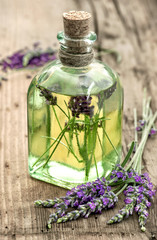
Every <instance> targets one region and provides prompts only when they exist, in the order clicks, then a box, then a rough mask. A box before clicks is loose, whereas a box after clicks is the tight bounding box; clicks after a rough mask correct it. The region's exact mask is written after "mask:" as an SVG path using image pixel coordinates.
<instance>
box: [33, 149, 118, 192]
mask: <svg viewBox="0 0 157 240" xmlns="http://www.w3.org/2000/svg"><path fill="white" fill-rule="evenodd" d="M111 159H112V161H111ZM36 160H37V159H36V158H35V157H32V156H30V157H29V162H31V163H35V162H36ZM44 162H45V161H41V162H40V163H38V165H37V166H34V167H33V168H32V167H31V166H29V174H30V175H31V177H33V178H36V179H38V180H41V181H45V182H48V183H51V184H54V185H57V186H59V187H63V188H66V189H72V188H73V187H76V186H77V185H80V184H84V183H86V182H89V181H94V180H95V179H97V178H100V177H102V176H103V177H105V178H106V177H107V176H108V175H109V174H110V173H111V171H112V169H113V168H114V166H115V164H116V163H117V162H118V156H117V157H116V156H115V152H112V153H110V154H109V156H108V158H105V160H104V161H100V162H98V163H97V169H96V167H95V165H93V166H92V167H91V168H90V171H89V173H88V177H86V172H85V169H80V170H79V169H76V168H73V167H69V166H67V165H66V164H63V163H59V162H55V161H50V162H49V163H48V164H47V166H46V167H44V168H43V165H44ZM31 165H33V164H31Z"/></svg>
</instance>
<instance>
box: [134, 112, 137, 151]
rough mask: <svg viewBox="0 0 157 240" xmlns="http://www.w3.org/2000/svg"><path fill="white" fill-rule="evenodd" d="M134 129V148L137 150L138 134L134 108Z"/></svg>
mask: <svg viewBox="0 0 157 240" xmlns="http://www.w3.org/2000/svg"><path fill="white" fill-rule="evenodd" d="M134 128H135V144H136V145H135V147H136V148H137V144H138V134H137V130H136V128H137V111H136V108H134Z"/></svg>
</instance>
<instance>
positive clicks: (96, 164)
mask: <svg viewBox="0 0 157 240" xmlns="http://www.w3.org/2000/svg"><path fill="white" fill-rule="evenodd" d="M94 164H95V168H96V175H97V178H99V173H98V168H97V162H96V158H95V154H94Z"/></svg>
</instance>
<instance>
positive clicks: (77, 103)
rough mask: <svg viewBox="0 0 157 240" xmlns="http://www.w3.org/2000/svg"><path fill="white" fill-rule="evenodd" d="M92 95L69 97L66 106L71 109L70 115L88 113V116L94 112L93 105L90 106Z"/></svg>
mask: <svg viewBox="0 0 157 240" xmlns="http://www.w3.org/2000/svg"><path fill="white" fill-rule="evenodd" d="M91 100H92V97H89V96H76V97H71V98H70V101H69V103H68V108H70V110H71V111H72V116H75V117H77V118H79V115H80V114H84V115H88V116H90V118H91V117H92V116H93V114H94V106H91Z"/></svg>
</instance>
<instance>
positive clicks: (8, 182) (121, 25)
mask: <svg viewBox="0 0 157 240" xmlns="http://www.w3.org/2000/svg"><path fill="white" fill-rule="evenodd" d="M73 9H75V10H86V11H89V12H91V13H92V14H93V17H94V20H93V30H94V31H95V32H96V33H97V35H98V42H97V43H98V44H99V45H100V46H101V47H105V48H114V49H116V50H117V51H118V52H120V54H121V55H122V59H123V60H122V63H121V64H117V63H116V61H115V59H114V58H113V56H109V55H105V56H103V57H102V60H103V61H105V62H106V63H107V64H109V65H111V67H113V68H114V69H116V70H117V72H118V73H119V74H120V76H121V80H122V83H123V86H124V91H125V104H124V127H123V146H124V153H126V146H127V144H128V143H129V142H130V141H131V140H132V139H133V108H134V107H137V110H138V115H140V114H141V107H142V95H143V88H144V87H146V88H147V90H148V93H149V94H150V95H151V96H152V105H153V109H154V110H155V109H157V97H156V95H157V68H156V65H157V34H156V31H157V18H156V17H157V1H155V0H143V1H142V0H141V1H140V0H135V1H127V0H121V1H120V0H87V1H85V0H44V1H43V0H36V1H33V0H0V38H1V41H0V54H1V58H2V57H5V56H7V55H9V54H12V53H13V52H14V51H15V50H18V49H21V48H24V47H25V46H31V45H32V44H33V43H34V42H36V41H40V42H41V43H42V47H46V46H50V45H51V46H53V45H54V44H58V42H57V40H56V34H57V32H58V31H60V30H62V29H63V26H62V12H64V11H68V10H73ZM35 73H36V72H32V71H26V70H24V71H10V72H9V73H8V74H7V77H8V79H9V80H8V82H3V84H2V86H1V88H0V240H10V239H13V240H14V239H18V240H50V239H56V240H60V239H62V240H65V239H67V240H78V239H86V240H87V239H89V240H96V239H100V240H102V239H104V240H107V239H110V240H111V239H116V240H119V239H137V240H139V239H157V198H156V199H155V200H154V203H153V204H152V207H151V209H150V211H149V213H150V216H149V220H148V223H147V232H146V233H141V231H140V229H139V226H138V222H137V216H135V215H134V216H133V217H130V218H129V219H128V220H126V221H124V222H122V223H120V224H115V225H111V226H108V225H106V221H107V220H108V219H109V218H110V217H111V216H113V214H114V213H116V212H117V210H118V209H120V207H122V206H123V201H122V200H121V201H119V203H118V204H117V207H116V208H115V209H113V210H109V211H104V212H103V214H102V215H97V216H91V217H90V218H89V219H88V220H85V219H79V220H77V221H73V222H67V223H64V224H58V225H57V224H54V225H53V228H52V230H50V231H47V230H46V228H45V225H46V222H47V219H48V216H49V214H50V212H51V210H50V209H43V208H35V207H34V206H33V201H34V200H36V199H47V198H54V197H55V196H62V195H64V194H65V192H66V190H64V189H61V188H59V187H56V186H53V185H50V184H47V183H44V182H41V181H38V180H35V179H33V178H31V177H30V176H29V175H28V170H27V169H28V163H27V113H26V105H27V103H26V94H27V89H28V86H29V84H30V81H31V80H30V79H27V78H26V75H27V74H29V75H31V76H32V77H33V76H34V75H35ZM156 146H157V137H155V138H153V139H150V140H149V141H148V144H147V147H146V150H145V152H144V157H143V163H144V167H145V170H146V171H148V172H149V174H150V177H151V179H152V182H153V183H154V184H155V185H156V186H157V177H156V176H157V164H156V161H157V160H156V156H157V147H156Z"/></svg>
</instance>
